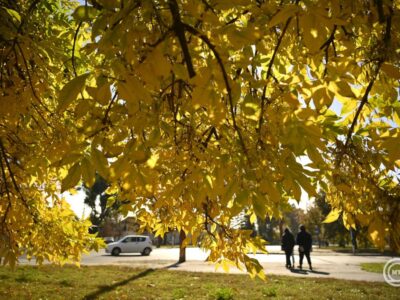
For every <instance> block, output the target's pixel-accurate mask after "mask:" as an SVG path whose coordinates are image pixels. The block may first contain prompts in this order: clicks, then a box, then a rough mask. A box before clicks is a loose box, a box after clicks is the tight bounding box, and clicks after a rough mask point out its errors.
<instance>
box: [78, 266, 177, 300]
mask: <svg viewBox="0 0 400 300" xmlns="http://www.w3.org/2000/svg"><path fill="white" fill-rule="evenodd" d="M179 264H180V262H176V263H173V264H171V265H168V266H166V267H164V268H163V269H170V268H176V267H177V266H178V265H179ZM154 271H156V270H155V269H146V270H144V271H143V272H140V273H139V274H135V275H133V276H131V277H129V278H127V279H125V280H121V281H119V282H116V283H114V284H113V285H101V286H99V288H98V290H97V291H94V292H92V293H90V294H88V295H86V296H85V297H84V298H83V299H85V300H93V299H97V298H98V297H99V296H100V295H102V294H105V293H108V292H111V291H112V290H114V289H116V288H118V287H120V286H123V285H126V284H128V283H130V282H132V281H135V280H137V279H139V278H142V277H145V276H147V275H149V274H151V273H153V272H154Z"/></svg>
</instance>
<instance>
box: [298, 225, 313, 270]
mask: <svg viewBox="0 0 400 300" xmlns="http://www.w3.org/2000/svg"><path fill="white" fill-rule="evenodd" d="M296 244H297V245H299V255H300V269H301V268H302V266H303V259H304V255H305V256H306V258H307V262H308V265H309V267H310V270H312V266H311V258H310V252H311V247H312V238H311V234H309V233H308V232H307V231H306V227H305V226H304V225H301V226H300V232H299V233H298V234H297V238H296Z"/></svg>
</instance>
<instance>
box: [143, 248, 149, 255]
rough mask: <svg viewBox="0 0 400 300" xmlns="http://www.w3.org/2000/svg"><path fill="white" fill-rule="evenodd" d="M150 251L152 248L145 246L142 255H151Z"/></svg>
mask: <svg viewBox="0 0 400 300" xmlns="http://www.w3.org/2000/svg"><path fill="white" fill-rule="evenodd" d="M150 252H151V249H150V248H144V250H143V252H142V255H144V256H149V255H150Z"/></svg>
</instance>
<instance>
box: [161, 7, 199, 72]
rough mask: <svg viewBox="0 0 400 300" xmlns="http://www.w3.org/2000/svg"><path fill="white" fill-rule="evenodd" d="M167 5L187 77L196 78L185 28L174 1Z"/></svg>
mask: <svg viewBox="0 0 400 300" xmlns="http://www.w3.org/2000/svg"><path fill="white" fill-rule="evenodd" d="M168 3H169V9H170V11H171V14H172V19H173V22H174V23H173V29H174V31H175V34H176V36H177V37H178V40H179V44H180V45H181V48H182V52H183V58H184V60H185V62H186V67H187V70H188V73H189V77H190V78H192V77H194V76H196V72H195V71H194V68H193V63H192V57H191V56H190V52H189V47H188V45H187V42H186V37H185V27H184V24H183V23H182V21H181V16H180V14H179V6H178V3H177V2H176V0H169V1H168Z"/></svg>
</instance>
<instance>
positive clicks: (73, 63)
mask: <svg viewBox="0 0 400 300" xmlns="http://www.w3.org/2000/svg"><path fill="white" fill-rule="evenodd" d="M82 23H83V21H80V22H79V24H78V27H77V28H76V30H75V34H74V43H73V44H72V57H71V62H72V69H73V70H74V75H75V77H77V76H78V74H77V73H76V65H75V47H76V39H77V38H78V34H79V30H80V29H81V26H82Z"/></svg>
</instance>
